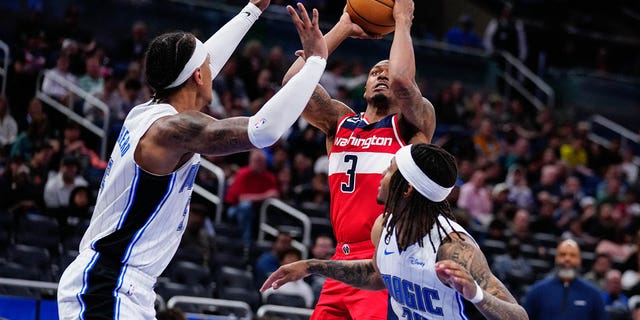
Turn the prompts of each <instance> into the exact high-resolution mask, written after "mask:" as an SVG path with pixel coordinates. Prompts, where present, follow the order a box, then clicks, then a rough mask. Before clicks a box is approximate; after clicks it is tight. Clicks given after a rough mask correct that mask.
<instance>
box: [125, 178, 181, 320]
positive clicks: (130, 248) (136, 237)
mask: <svg viewBox="0 0 640 320" xmlns="http://www.w3.org/2000/svg"><path fill="white" fill-rule="evenodd" d="M138 170H140V169H138ZM176 177H177V174H175V173H172V174H171V181H170V182H169V187H168V188H167V192H166V193H165V194H164V196H163V197H162V200H160V203H158V205H157V206H156V208H155V210H153V213H152V214H151V216H150V217H149V219H148V220H147V222H146V223H145V224H144V225H143V226H142V228H140V230H138V231H137V232H136V233H135V235H134V236H133V239H132V241H131V242H130V243H129V246H128V247H127V250H126V251H125V254H124V259H123V260H122V261H121V262H122V264H123V265H124V268H122V271H121V272H120V276H119V277H118V282H117V283H116V288H115V290H114V291H113V297H114V298H115V299H116V304H115V306H114V307H115V309H114V320H116V319H119V318H118V317H119V314H120V297H118V291H119V290H120V288H122V283H123V282H124V275H125V273H126V272H127V268H128V267H129V265H128V264H127V262H128V261H129V258H130V257H131V251H133V247H134V246H135V245H136V243H137V242H138V240H140V238H141V237H142V234H143V233H144V231H145V230H146V229H147V227H149V225H150V224H151V222H152V221H153V219H154V218H155V217H156V216H157V215H158V212H160V209H161V208H162V206H163V205H164V204H165V202H167V199H168V198H169V196H170V195H171V191H173V187H174V185H175V182H176Z"/></svg>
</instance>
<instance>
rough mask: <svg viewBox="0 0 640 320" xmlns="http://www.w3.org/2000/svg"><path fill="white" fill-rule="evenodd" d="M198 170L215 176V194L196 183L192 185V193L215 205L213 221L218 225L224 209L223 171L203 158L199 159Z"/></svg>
mask: <svg viewBox="0 0 640 320" xmlns="http://www.w3.org/2000/svg"><path fill="white" fill-rule="evenodd" d="M200 168H204V169H205V170H208V171H209V172H211V173H213V175H215V176H216V180H217V182H218V188H217V189H218V190H217V194H213V193H211V192H210V191H209V190H207V189H205V188H204V187H202V186H200V185H198V184H197V183H196V184H194V185H193V192H195V193H197V194H198V195H200V196H202V197H203V198H204V199H205V200H207V201H209V202H211V203H213V204H215V205H216V213H215V217H214V219H215V223H220V222H222V209H223V207H224V206H223V203H222V197H223V195H224V186H225V179H224V171H223V170H222V169H221V168H220V167H218V166H216V165H215V164H213V163H211V162H209V161H208V160H206V159H203V158H200Z"/></svg>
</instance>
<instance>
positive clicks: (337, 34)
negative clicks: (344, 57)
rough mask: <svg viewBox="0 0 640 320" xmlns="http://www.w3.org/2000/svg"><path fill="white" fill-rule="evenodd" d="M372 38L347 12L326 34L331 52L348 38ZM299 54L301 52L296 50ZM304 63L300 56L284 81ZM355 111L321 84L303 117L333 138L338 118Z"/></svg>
mask: <svg viewBox="0 0 640 320" xmlns="http://www.w3.org/2000/svg"><path fill="white" fill-rule="evenodd" d="M349 37H355V38H371V37H369V36H368V35H367V34H366V33H365V32H364V31H363V30H362V28H360V27H359V26H358V25H356V24H355V23H353V22H351V18H349V15H348V14H347V13H346V12H345V13H343V14H342V16H341V17H340V20H339V21H338V23H336V25H335V26H333V28H331V30H329V32H327V34H326V35H325V36H324V40H325V42H326V44H327V49H328V50H329V54H331V53H332V52H333V51H334V50H335V49H336V48H338V46H339V45H340V44H341V43H342V42H343V41H344V40H346V39H347V38H349ZM296 54H298V55H299V52H296ZM303 64H304V57H300V58H298V59H297V60H296V61H295V62H294V63H293V64H292V65H291V67H289V70H287V73H286V74H285V76H284V78H283V79H282V83H283V84H286V83H287V82H288V81H289V80H290V79H291V77H293V76H294V75H295V74H297V73H298V72H299V71H300V69H301V68H302V65H303ZM351 112H353V111H352V110H351V108H349V107H348V106H347V105H345V104H344V103H342V102H340V101H338V100H334V99H332V98H331V96H330V95H329V93H328V92H327V91H326V90H325V89H324V88H323V87H322V86H321V85H317V86H316V89H315V90H314V92H313V95H312V96H311V100H309V104H308V105H307V107H306V109H305V110H304V111H303V112H302V117H303V118H304V119H305V120H307V121H308V122H309V123H311V125H313V126H314V127H316V128H318V129H320V130H321V131H322V132H324V133H325V134H326V135H327V137H328V138H332V136H333V134H334V133H335V129H336V126H337V123H338V120H339V119H340V118H341V117H342V116H343V115H345V114H347V113H351Z"/></svg>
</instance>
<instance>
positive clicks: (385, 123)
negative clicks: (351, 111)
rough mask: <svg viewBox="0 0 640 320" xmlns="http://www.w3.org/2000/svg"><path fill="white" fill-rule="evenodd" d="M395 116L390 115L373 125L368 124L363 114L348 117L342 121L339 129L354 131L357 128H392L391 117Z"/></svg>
mask: <svg viewBox="0 0 640 320" xmlns="http://www.w3.org/2000/svg"><path fill="white" fill-rule="evenodd" d="M394 116H395V114H390V115H388V116H386V117H384V118H382V119H381V120H380V121H378V122H375V123H371V124H370V123H368V121H367V120H366V119H365V118H364V114H357V115H353V116H351V117H348V118H346V119H345V120H344V122H343V123H342V125H341V128H345V129H349V130H355V129H357V128H365V127H367V129H369V130H370V129H380V128H393V117H394Z"/></svg>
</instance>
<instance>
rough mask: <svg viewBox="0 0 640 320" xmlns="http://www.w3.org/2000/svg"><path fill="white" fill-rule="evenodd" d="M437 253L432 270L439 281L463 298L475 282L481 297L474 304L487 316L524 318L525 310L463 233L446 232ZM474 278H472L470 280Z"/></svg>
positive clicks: (472, 292)
mask: <svg viewBox="0 0 640 320" xmlns="http://www.w3.org/2000/svg"><path fill="white" fill-rule="evenodd" d="M450 238H451V239H448V240H447V241H445V242H444V243H443V244H442V245H441V246H440V248H439V249H438V253H437V257H436V259H437V261H438V262H437V263H436V273H437V274H438V278H440V281H442V283H444V284H446V285H448V286H451V287H453V288H454V289H455V290H456V291H458V292H459V293H461V294H462V295H463V296H464V297H465V299H467V300H470V299H472V298H473V297H474V296H475V295H476V283H478V285H479V286H480V288H482V290H483V291H484V292H483V293H484V298H483V299H482V300H481V301H480V302H478V303H476V304H475V306H476V308H477V309H478V310H479V311H480V312H481V313H482V315H484V316H485V317H486V318H487V319H528V316H527V313H526V311H525V310H524V308H522V306H520V305H519V304H518V303H517V301H516V300H515V299H514V298H513V296H512V295H511V293H510V292H509V290H507V288H506V287H505V286H504V284H503V283H502V282H500V280H498V278H496V277H495V276H494V275H493V274H492V273H491V270H490V269H489V265H488V264H487V260H486V258H485V257H484V254H483V253H482V251H480V248H478V247H477V246H476V245H475V243H474V242H473V240H472V239H470V238H469V237H467V236H465V235H459V236H458V235H457V234H456V233H452V234H450ZM474 281H475V282H474Z"/></svg>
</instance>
